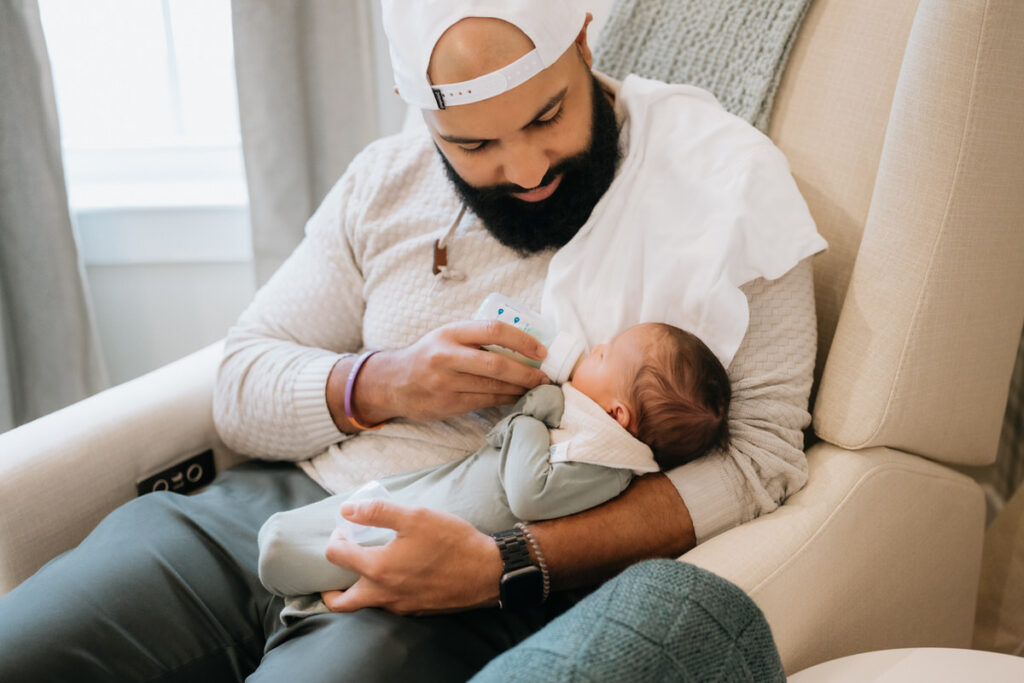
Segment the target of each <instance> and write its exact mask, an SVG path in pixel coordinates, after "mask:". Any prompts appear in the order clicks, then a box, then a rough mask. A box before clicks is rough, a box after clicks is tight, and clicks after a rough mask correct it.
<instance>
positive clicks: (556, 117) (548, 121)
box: [533, 107, 565, 128]
mask: <svg viewBox="0 0 1024 683" xmlns="http://www.w3.org/2000/svg"><path fill="white" fill-rule="evenodd" d="M564 110H565V107H559V108H558V111H556V112H555V115H554V116H552V117H551V118H550V119H537V120H536V121H534V122H533V125H534V126H536V127H538V128H543V127H544V126H553V125H555V124H556V123H558V121H559V119H561V118H562V112H563V111H564Z"/></svg>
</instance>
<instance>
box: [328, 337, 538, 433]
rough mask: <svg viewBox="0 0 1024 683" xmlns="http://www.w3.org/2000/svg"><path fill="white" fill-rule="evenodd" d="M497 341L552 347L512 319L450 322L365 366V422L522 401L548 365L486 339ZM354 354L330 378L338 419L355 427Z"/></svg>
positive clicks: (361, 401) (359, 391)
mask: <svg viewBox="0 0 1024 683" xmlns="http://www.w3.org/2000/svg"><path fill="white" fill-rule="evenodd" d="M490 344H496V345H498V346H504V347H506V348H508V349H511V350H513V351H517V352H519V353H521V354H523V355H524V356H527V357H529V358H532V359H535V360H542V359H543V358H544V356H546V355H547V349H545V348H544V346H543V345H542V344H541V343H540V342H538V341H537V340H536V339H534V338H533V337H531V336H530V335H528V334H527V333H525V332H523V331H522V330H519V329H517V328H515V327H513V326H512V325H508V324H506V323H501V322H497V321H484V320H474V321H466V322H458V323H452V324H450V325H445V326H444V327H441V328H439V329H436V330H434V331H433V332H430V333H428V334H426V335H424V336H423V337H422V338H421V339H420V340H419V341H417V342H416V343H415V344H413V345H412V346H409V347H407V348H405V349H397V350H392V351H381V352H380V353H378V354H376V355H374V356H373V357H372V358H370V359H369V360H368V361H367V362H366V364H365V365H364V366H363V369H362V370H361V371H360V374H359V379H358V383H357V385H356V391H355V411H356V414H357V415H358V417H359V418H360V421H362V422H363V423H364V424H376V423H378V422H383V421H384V420H387V419H389V418H393V417H407V418H410V419H414V420H439V419H444V418H447V417H453V416H455V415H462V414H464V413H468V412H470V411H473V410H478V409H480V408H487V407H490V406H496V405H509V404H512V403H515V402H516V400H518V398H519V397H520V396H522V395H523V393H525V392H526V391H527V390H528V389H532V388H533V387H535V386H537V385H539V384H545V383H547V382H548V378H547V377H546V376H545V375H544V373H543V372H541V371H540V370H538V369H536V368H531V367H529V366H527V365H524V364H522V363H519V362H517V361H515V360H512V359H511V358H508V357H506V356H503V355H501V354H497V353H491V352H489V351H484V350H483V349H482V348H480V347H482V346H486V345H490ZM353 362H354V361H353V360H352V359H349V358H346V359H343V360H341V361H339V362H338V364H337V365H335V367H334V369H333V370H332V371H331V375H330V377H329V378H328V381H327V403H328V407H329V408H330V411H331V416H332V417H334V421H335V423H336V424H337V425H338V427H339V428H340V429H342V430H343V431H351V430H352V428H351V426H349V423H348V420H347V419H346V418H345V413H344V407H343V406H344V397H345V382H346V380H347V378H348V371H349V369H350V368H351V366H352V363H353Z"/></svg>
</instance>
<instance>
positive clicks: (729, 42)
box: [595, 0, 810, 131]
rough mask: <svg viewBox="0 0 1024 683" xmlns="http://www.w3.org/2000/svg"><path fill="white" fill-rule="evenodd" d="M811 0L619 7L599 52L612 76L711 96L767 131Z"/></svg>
mask: <svg viewBox="0 0 1024 683" xmlns="http://www.w3.org/2000/svg"><path fill="white" fill-rule="evenodd" d="M809 4H810V0H616V2H615V4H614V6H613V7H612V11H611V15H610V16H609V18H608V22H607V23H606V24H605V27H604V29H603V30H602V31H601V39H600V41H599V42H598V46H597V50H596V52H595V67H596V68H597V69H598V70H599V71H602V72H604V73H606V74H608V75H609V76H613V77H615V78H619V79H621V78H625V77H626V76H627V75H628V74H637V75H638V76H644V77H645V78H653V79H657V80H660V81H665V82H667V83H687V84H690V85H696V86H698V87H701V88H704V89H705V90H708V91H710V92H711V93H713V94H714V95H715V97H717V98H718V101H719V102H721V103H722V106H723V107H725V109H726V110H727V111H730V112H732V113H733V114H736V115H737V116H739V117H741V118H744V119H746V120H747V121H749V122H751V123H752V124H754V125H755V126H757V127H758V128H759V129H760V130H762V131H764V130H767V128H768V120H769V117H770V115H771V110H772V102H773V100H774V99H775V90H776V88H777V87H778V85H779V79H780V78H781V76H782V71H783V69H784V68H785V66H786V59H787V58H788V56H789V50H790V48H791V47H792V45H793V41H794V39H795V37H796V34H797V30H798V29H799V27H800V22H801V20H802V19H803V17H804V14H805V12H806V11H807V6H808V5H809Z"/></svg>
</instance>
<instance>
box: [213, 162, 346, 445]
mask: <svg viewBox="0 0 1024 683" xmlns="http://www.w3.org/2000/svg"><path fill="white" fill-rule="evenodd" d="M357 162H358V158H357V160H356V161H353V163H352V165H351V166H350V167H349V170H348V172H346V174H345V175H344V176H342V178H341V180H339V181H338V183H337V184H336V185H335V186H334V188H333V189H331V191H330V192H329V193H328V194H327V197H326V198H325V199H324V201H323V203H322V204H321V205H320V207H319V208H318V209H317V211H316V213H315V214H314V215H313V216H312V217H311V218H310V219H309V221H308V222H307V224H306V229H305V237H304V238H303V240H302V242H301V243H300V244H299V246H298V247H297V248H296V249H295V251H294V252H292V254H291V256H289V257H288V259H287V260H286V261H285V262H284V264H282V265H281V267H280V268H279V269H278V271H277V272H276V273H275V274H274V275H273V277H271V278H270V280H269V281H268V282H267V283H266V284H265V285H264V286H263V287H262V288H261V289H260V290H259V291H258V292H257V294H256V297H255V298H254V300H253V302H252V303H251V304H250V305H249V307H248V308H247V309H246V310H245V311H244V312H243V313H242V315H241V317H240V318H239V320H238V322H237V323H236V325H235V326H234V327H232V328H231V330H230V331H229V332H228V335H227V341H226V344H225V349H224V358H223V359H222V360H221V364H220V367H219V370H218V373H217V382H216V387H215V390H214V406H213V410H214V423H215V425H216V427H217V431H218V432H219V433H220V436H221V438H222V439H223V440H224V442H225V443H226V444H227V445H228V446H230V447H231V448H232V449H234V450H236V451H238V452H241V453H245V454H247V455H250V456H254V457H259V458H265V459H278V460H302V459H306V458H310V457H312V456H314V455H317V454H319V453H321V452H322V451H323V450H324V449H325V448H327V446H329V445H330V444H332V443H336V442H338V441H341V440H343V439H344V438H346V435H345V434H344V433H343V432H341V431H340V430H339V429H338V428H337V426H335V424H334V422H333V420H332V419H331V416H330V412H329V411H328V408H327V397H326V387H327V377H328V375H329V374H330V371H331V368H332V367H333V366H334V364H335V362H337V360H338V359H339V358H341V357H342V356H343V355H345V354H347V353H349V354H350V353H353V352H355V351H357V350H359V348H360V346H361V345H362V316H363V308H364V302H363V299H362V292H363V278H362V275H361V273H360V270H359V267H358V264H357V262H356V258H355V256H354V254H353V249H352V247H351V226H350V223H352V222H353V221H351V220H350V218H349V215H350V214H352V213H353V212H354V211H355V209H354V208H353V204H355V205H358V203H359V202H358V198H357V197H356V196H355V195H356V178H357V176H358V163H357Z"/></svg>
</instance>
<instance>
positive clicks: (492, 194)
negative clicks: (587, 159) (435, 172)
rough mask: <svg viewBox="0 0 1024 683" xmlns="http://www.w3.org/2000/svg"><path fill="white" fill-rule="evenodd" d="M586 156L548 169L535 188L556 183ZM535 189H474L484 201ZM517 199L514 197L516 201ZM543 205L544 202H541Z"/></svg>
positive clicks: (509, 185)
mask: <svg viewBox="0 0 1024 683" xmlns="http://www.w3.org/2000/svg"><path fill="white" fill-rule="evenodd" d="M584 156H586V152H584V153H582V154H577V155H576V156H572V157H569V158H568V159H562V160H561V161H560V162H558V164H557V165H556V166H552V167H551V168H549V169H548V172H547V173H545V174H544V177H543V178H541V181H540V182H539V183H537V185H535V186H534V187H544V186H546V185H550V184H551V183H552V182H554V180H555V178H556V177H558V176H560V175H563V174H564V173H565V172H566V171H569V170H571V169H572V168H573V167H574V166H575V165H577V164H579V163H580V162H582V160H583V157H584ZM532 189H534V188H533V187H523V186H521V185H516V184H515V183H500V184H498V185H486V186H484V187H473V190H474V191H475V192H478V193H479V194H480V196H481V197H482V198H484V199H489V200H494V199H504V198H506V197H510V196H512V195H513V194H515V193H518V192H529V191H530V190H532ZM514 198H515V197H513V199H514ZM539 203H541V204H543V202H539Z"/></svg>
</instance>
